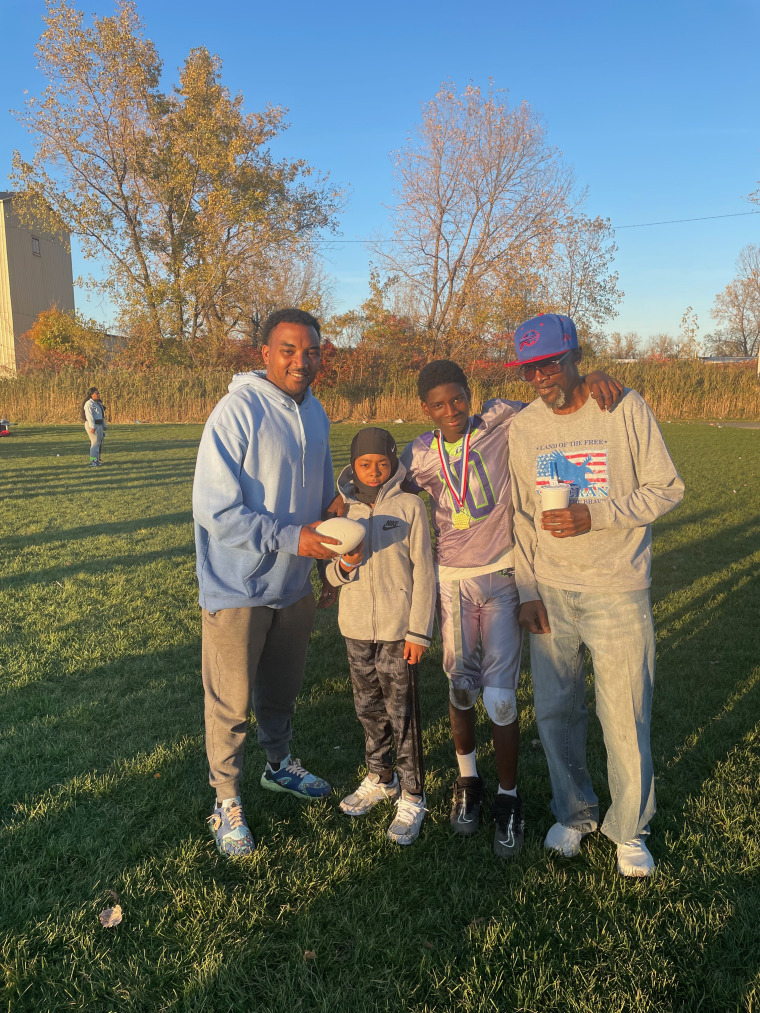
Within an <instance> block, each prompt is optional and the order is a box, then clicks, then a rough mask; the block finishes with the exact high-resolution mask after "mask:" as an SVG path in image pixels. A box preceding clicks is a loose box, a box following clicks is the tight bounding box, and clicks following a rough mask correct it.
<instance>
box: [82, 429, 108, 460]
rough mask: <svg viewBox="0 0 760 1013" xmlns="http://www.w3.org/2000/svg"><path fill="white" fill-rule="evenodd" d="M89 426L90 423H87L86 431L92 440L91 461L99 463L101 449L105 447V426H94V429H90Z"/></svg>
mask: <svg viewBox="0 0 760 1013" xmlns="http://www.w3.org/2000/svg"><path fill="white" fill-rule="evenodd" d="M88 426H89V422H85V424H84V431H85V432H86V433H87V435H88V437H89V438H90V460H91V461H99V460H100V448H101V446H102V445H103V436H104V435H105V433H104V431H103V426H93V427H92V429H88Z"/></svg>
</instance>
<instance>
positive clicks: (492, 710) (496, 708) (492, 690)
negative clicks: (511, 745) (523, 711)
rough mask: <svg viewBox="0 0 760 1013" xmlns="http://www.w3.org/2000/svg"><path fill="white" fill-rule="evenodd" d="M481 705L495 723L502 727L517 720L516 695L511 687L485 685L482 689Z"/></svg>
mask: <svg viewBox="0 0 760 1013" xmlns="http://www.w3.org/2000/svg"><path fill="white" fill-rule="evenodd" d="M483 706H484V707H485V709H486V714H487V715H488V716H489V718H490V719H491V720H492V721H493V723H494V724H495V725H499V726H502V727H503V726H504V725H511V724H512V723H513V722H514V721H517V696H516V695H515V691H514V690H513V689H497V688H496V687H495V686H486V688H485V689H484V690H483Z"/></svg>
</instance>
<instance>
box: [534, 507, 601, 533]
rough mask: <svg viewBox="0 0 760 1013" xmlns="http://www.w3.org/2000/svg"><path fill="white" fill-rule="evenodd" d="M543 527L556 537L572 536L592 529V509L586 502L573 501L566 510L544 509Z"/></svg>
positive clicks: (542, 516)
mask: <svg viewBox="0 0 760 1013" xmlns="http://www.w3.org/2000/svg"><path fill="white" fill-rule="evenodd" d="M541 527H542V528H543V529H544V531H548V532H549V534H551V535H553V536H554V537H555V538H572V537H573V536H574V535H585V534H586V532H587V531H590V530H591V511H590V510H589V508H588V507H587V506H586V505H585V503H573V504H572V506H569V507H567V508H566V509H565V510H544V512H543V513H542V514H541Z"/></svg>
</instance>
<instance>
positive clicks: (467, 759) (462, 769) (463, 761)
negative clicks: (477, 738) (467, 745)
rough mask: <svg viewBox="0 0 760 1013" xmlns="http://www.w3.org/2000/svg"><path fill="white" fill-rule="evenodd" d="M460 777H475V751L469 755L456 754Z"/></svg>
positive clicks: (476, 769)
mask: <svg viewBox="0 0 760 1013" xmlns="http://www.w3.org/2000/svg"><path fill="white" fill-rule="evenodd" d="M457 763H458V764H459V776H460V777H477V776H478V768H477V765H476V763H475V750H474V749H473V751H472V752H471V753H457Z"/></svg>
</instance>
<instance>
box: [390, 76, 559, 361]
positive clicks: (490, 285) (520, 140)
mask: <svg viewBox="0 0 760 1013" xmlns="http://www.w3.org/2000/svg"><path fill="white" fill-rule="evenodd" d="M394 171H395V179H396V190H395V197H396V203H395V206H394V207H393V209H392V222H393V239H392V242H390V243H388V242H384V241H383V240H381V239H378V240H376V241H375V242H374V243H373V244H371V245H372V249H373V251H374V253H375V255H376V256H377V258H378V261H379V264H380V265H381V266H382V267H383V269H384V270H386V271H387V272H388V273H389V274H396V275H398V276H399V277H401V278H402V279H404V280H405V281H406V282H407V283H408V284H409V286H410V287H411V288H412V290H413V291H414V292H415V293H416V296H417V301H418V305H419V307H420V314H421V317H422V326H423V330H424V332H425V335H426V345H427V349H428V354H429V355H430V356H434V355H436V354H440V352H445V351H448V348H447V339H448V337H449V335H452V334H454V333H455V332H457V331H458V330H463V329H467V328H471V327H472V320H473V317H474V316H476V315H477V311H478V303H480V302H482V300H484V299H487V298H489V297H490V296H492V294H493V291H494V280H495V278H496V276H497V275H498V273H499V272H500V271H501V270H503V269H504V268H505V265H507V264H512V265H513V266H514V269H515V270H519V269H520V268H521V266H522V265H524V264H525V263H526V261H530V260H531V259H532V257H533V256H534V251H535V247H536V245H537V244H538V243H539V242H543V241H545V240H546V239H547V238H550V239H551V240H552V241H553V239H554V236H555V234H556V230H557V227H558V224H559V222H560V221H561V220H562V219H563V218H564V217H565V216H566V214H567V212H568V205H569V202H570V195H571V191H572V184H573V176H572V172H571V171H570V169H568V168H567V167H565V166H564V165H563V163H562V161H561V159H560V156H559V153H558V152H557V151H556V149H554V148H551V147H549V145H548V144H547V142H546V139H545V133H544V128H543V126H542V125H541V123H540V122H539V120H538V118H537V117H536V115H535V113H534V112H533V111H532V109H531V108H530V106H528V105H527V104H526V103H523V104H522V105H520V106H518V107H516V108H510V107H509V105H508V104H507V100H506V96H505V93H504V92H502V91H499V90H497V89H495V88H494V87H493V83H492V82H491V83H490V84H489V88H488V91H487V93H486V94H481V91H480V89H479V88H478V87H476V86H475V85H474V84H469V85H468V86H467V88H465V90H464V91H463V92H462V93H461V94H458V93H457V91H456V89H455V87H454V85H453V84H451V83H445V84H444V85H443V86H442V87H441V89H440V91H439V92H438V94H437V95H436V96H435V98H434V99H433V100H432V101H431V102H428V103H427V104H425V105H423V107H422V122H421V124H420V125H419V126H418V128H417V131H416V136H415V137H414V138H410V139H409V141H408V143H407V144H406V146H405V147H403V148H402V149H400V150H399V151H398V152H396V155H395V170H394Z"/></svg>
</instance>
